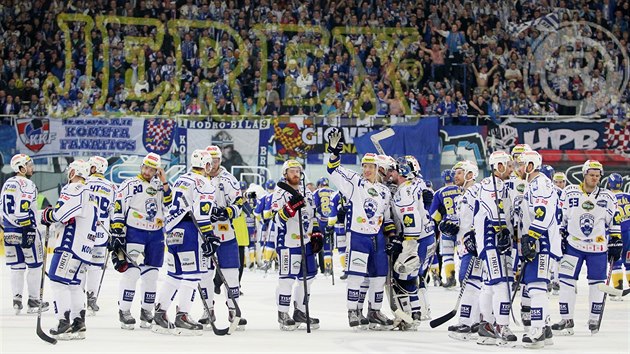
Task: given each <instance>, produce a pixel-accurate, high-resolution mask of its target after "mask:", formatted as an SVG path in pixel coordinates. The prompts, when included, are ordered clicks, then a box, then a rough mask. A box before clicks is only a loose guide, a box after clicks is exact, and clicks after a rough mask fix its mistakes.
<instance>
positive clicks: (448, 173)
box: [441, 170, 453, 184]
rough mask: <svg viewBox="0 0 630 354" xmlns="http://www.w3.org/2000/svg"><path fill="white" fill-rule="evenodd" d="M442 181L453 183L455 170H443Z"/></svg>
mask: <svg viewBox="0 0 630 354" xmlns="http://www.w3.org/2000/svg"><path fill="white" fill-rule="evenodd" d="M441 177H442V182H444V183H445V184H446V183H453V170H444V171H442V175H441Z"/></svg>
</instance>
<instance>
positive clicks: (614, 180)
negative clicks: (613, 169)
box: [608, 173, 623, 191]
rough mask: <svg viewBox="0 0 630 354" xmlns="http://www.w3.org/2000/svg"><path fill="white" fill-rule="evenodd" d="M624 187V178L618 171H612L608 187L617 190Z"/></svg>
mask: <svg viewBox="0 0 630 354" xmlns="http://www.w3.org/2000/svg"><path fill="white" fill-rule="evenodd" d="M622 187H623V178H622V177H621V175H620V174H618V173H612V174H611V175H610V176H608V188H610V189H612V190H614V191H617V190H621V188H622Z"/></svg>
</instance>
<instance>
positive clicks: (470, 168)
mask: <svg viewBox="0 0 630 354" xmlns="http://www.w3.org/2000/svg"><path fill="white" fill-rule="evenodd" d="M460 169H461V170H464V180H466V176H468V172H472V175H473V176H472V180H476V179H477V177H478V176H479V167H477V164H476V163H474V162H472V161H469V160H463V161H459V162H458V163H456V164H455V165H454V166H453V172H455V171H456V170H460Z"/></svg>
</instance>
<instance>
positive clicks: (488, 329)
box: [477, 321, 497, 345]
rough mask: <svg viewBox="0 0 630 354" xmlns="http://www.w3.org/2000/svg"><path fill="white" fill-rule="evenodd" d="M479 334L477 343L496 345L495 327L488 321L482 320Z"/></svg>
mask: <svg viewBox="0 0 630 354" xmlns="http://www.w3.org/2000/svg"><path fill="white" fill-rule="evenodd" d="M477 334H478V338H477V344H479V345H495V344H496V342H497V336H496V333H495V332H494V327H493V326H492V325H491V324H490V323H488V322H485V321H482V322H481V323H480V324H479V332H478V333H477Z"/></svg>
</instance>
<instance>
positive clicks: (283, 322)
mask: <svg viewBox="0 0 630 354" xmlns="http://www.w3.org/2000/svg"><path fill="white" fill-rule="evenodd" d="M278 324H279V325H280V330H281V331H293V330H295V329H296V328H297V325H296V323H295V320H294V319H292V318H291V317H290V316H289V314H288V313H287V312H282V311H278Z"/></svg>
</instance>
